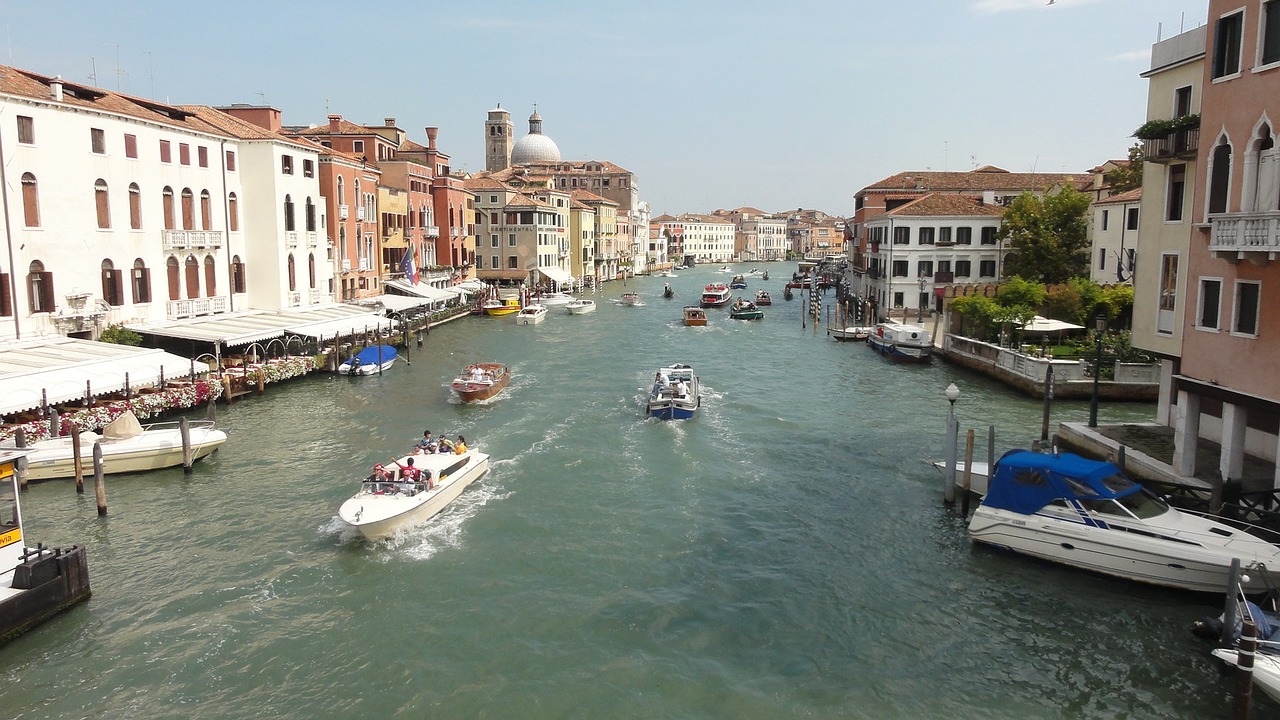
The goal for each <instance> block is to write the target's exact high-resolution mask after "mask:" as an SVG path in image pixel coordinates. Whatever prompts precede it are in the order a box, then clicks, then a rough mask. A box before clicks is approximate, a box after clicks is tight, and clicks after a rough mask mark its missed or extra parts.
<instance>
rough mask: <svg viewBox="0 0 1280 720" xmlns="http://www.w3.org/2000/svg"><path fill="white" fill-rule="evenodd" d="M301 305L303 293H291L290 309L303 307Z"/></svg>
mask: <svg viewBox="0 0 1280 720" xmlns="http://www.w3.org/2000/svg"><path fill="white" fill-rule="evenodd" d="M301 304H302V293H300V292H290V293H289V307H297V306H299V305H301Z"/></svg>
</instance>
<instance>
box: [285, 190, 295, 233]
mask: <svg viewBox="0 0 1280 720" xmlns="http://www.w3.org/2000/svg"><path fill="white" fill-rule="evenodd" d="M284 229H285V231H286V232H293V231H294V230H297V228H296V227H295V226H294V223H293V197H292V196H290V195H285V196H284Z"/></svg>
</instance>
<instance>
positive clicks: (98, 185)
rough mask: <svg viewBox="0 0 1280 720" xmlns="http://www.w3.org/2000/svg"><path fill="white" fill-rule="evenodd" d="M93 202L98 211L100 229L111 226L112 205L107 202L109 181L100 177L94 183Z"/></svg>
mask: <svg viewBox="0 0 1280 720" xmlns="http://www.w3.org/2000/svg"><path fill="white" fill-rule="evenodd" d="M93 204H94V208H95V209H96V210H97V213H98V229H100V230H105V229H107V228H109V227H111V206H110V205H109V203H108V202H107V181H106V180H103V179H102V178H98V180H97V182H95V183H94V184H93Z"/></svg>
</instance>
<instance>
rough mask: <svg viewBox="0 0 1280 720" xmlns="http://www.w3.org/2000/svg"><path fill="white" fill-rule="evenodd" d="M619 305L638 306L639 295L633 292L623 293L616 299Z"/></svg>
mask: <svg viewBox="0 0 1280 720" xmlns="http://www.w3.org/2000/svg"><path fill="white" fill-rule="evenodd" d="M618 304H619V305H639V304H640V294H639V293H634V292H624V293H622V297H620V298H618Z"/></svg>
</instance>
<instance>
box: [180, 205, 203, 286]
mask: <svg viewBox="0 0 1280 720" xmlns="http://www.w3.org/2000/svg"><path fill="white" fill-rule="evenodd" d="M182 229H183V230H195V229H196V196H195V193H193V192H191V188H182ZM196 297H199V296H198V295H197V296H196Z"/></svg>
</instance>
